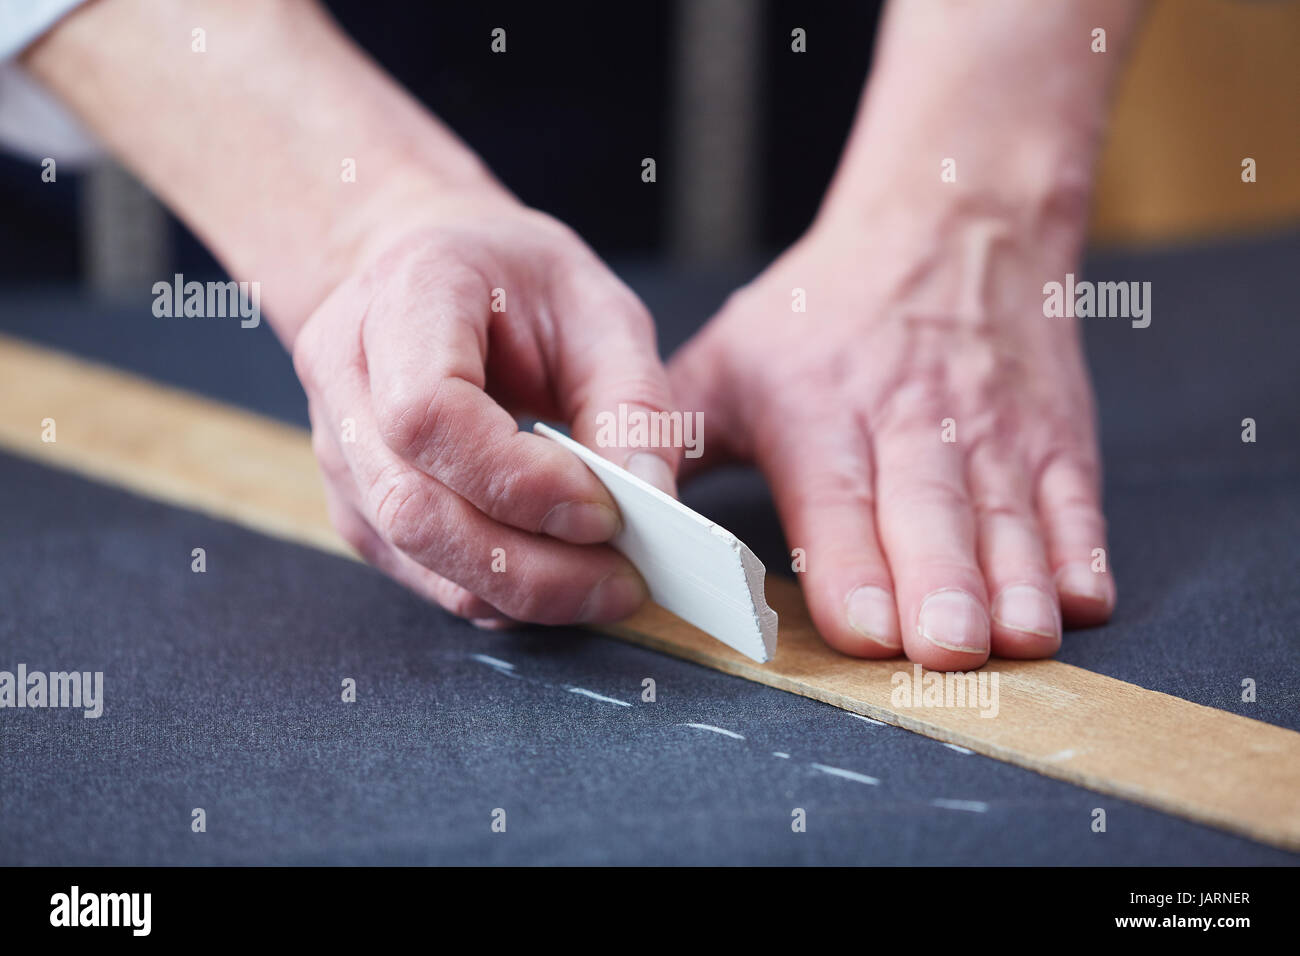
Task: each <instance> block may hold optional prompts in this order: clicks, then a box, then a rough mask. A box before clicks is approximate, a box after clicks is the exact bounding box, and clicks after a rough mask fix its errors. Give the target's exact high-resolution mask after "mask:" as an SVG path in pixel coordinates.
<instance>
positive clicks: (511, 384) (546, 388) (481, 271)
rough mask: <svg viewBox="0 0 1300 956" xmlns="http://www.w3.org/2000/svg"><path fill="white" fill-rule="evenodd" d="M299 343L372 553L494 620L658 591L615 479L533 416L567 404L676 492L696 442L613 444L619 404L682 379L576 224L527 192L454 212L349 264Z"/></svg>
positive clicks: (337, 484) (364, 551)
mask: <svg viewBox="0 0 1300 956" xmlns="http://www.w3.org/2000/svg"><path fill="white" fill-rule="evenodd" d="M497 290H500V291H497ZM503 293H504V297H505V299H504V306H505V309H504V311H493V301H494V297H495V298H496V301H497V303H498V308H499V307H500V305H501V296H502V294H503ZM293 358H294V367H295V368H296V369H297V372H298V375H299V378H300V379H301V380H302V384H303V387H304V388H305V389H306V392H307V397H308V400H309V407H310V412H311V420H312V435H313V447H314V449H315V451H316V455H317V457H318V459H319V461H320V464H321V467H322V469H323V471H324V474H325V484H326V491H327V497H328V500H329V508H330V515H331V518H332V520H333V522H334V524H335V526H336V527H337V528H338V530H339V531H340V533H341V534H342V535H343V537H344V538H345V539H346V540H347V541H348V543H349V544H351V545H352V546H353V547H354V548H355V549H356V550H357V551H358V552H359V553H360V554H361V555H362V556H363V557H365V558H366V559H367V560H368V561H370V562H371V563H373V564H375V565H377V566H378V567H379V568H381V569H383V570H384V571H386V572H387V573H388V574H389V575H391V576H392V577H394V578H395V579H397V580H398V581H400V582H402V583H403V584H405V585H407V586H408V587H410V588H412V589H413V590H415V591H416V592H418V593H420V594H421V595H423V596H425V597H427V598H429V599H431V600H433V601H436V602H437V603H438V604H440V605H441V606H442V607H444V608H445V609H447V610H448V611H450V612H451V613H453V614H456V615H459V616H462V617H466V618H469V619H471V620H473V621H475V623H477V624H479V625H480V626H501V625H505V624H507V623H509V622H510V621H511V620H518V621H530V622H536V623H544V624H567V623H575V622H609V621H614V620H618V619H620V618H623V617H626V616H627V615H628V614H630V613H631V612H632V611H634V610H635V609H636V608H637V606H638V605H640V603H641V602H642V601H643V600H644V599H645V597H646V587H645V583H644V582H643V581H642V579H641V577H640V575H638V574H637V572H636V569H635V568H633V567H632V565H631V564H630V563H629V562H628V561H627V560H626V559H625V558H623V557H622V556H621V555H619V554H618V553H617V552H615V551H614V550H613V549H612V548H609V547H607V546H603V545H601V542H605V541H608V540H609V538H611V537H612V536H613V535H614V534H615V533H616V532H617V531H618V529H619V526H620V525H619V521H620V519H619V514H618V509H617V507H616V506H615V504H614V501H613V500H612V499H611V498H610V496H609V494H608V492H606V491H605V489H604V487H603V486H602V485H601V484H600V482H599V481H598V480H597V479H596V477H595V476H594V475H593V474H592V473H591V471H590V470H588V468H587V467H586V465H584V464H583V463H582V462H581V461H580V460H579V459H578V458H576V457H575V456H574V455H572V454H571V453H570V452H568V451H566V450H565V449H563V448H562V447H560V446H559V445H558V444H555V443H554V442H551V441H550V440H548V439H545V438H542V437H540V436H536V435H533V434H530V433H527V432H521V431H519V430H518V427H517V424H516V421H515V417H514V416H515V415H516V414H524V413H527V414H532V415H536V416H538V417H543V418H551V419H560V420H563V421H565V422H567V423H568V424H569V426H570V428H571V430H572V433H573V436H574V438H575V439H577V440H578V441H580V442H582V443H583V444H585V445H587V446H589V447H591V448H593V449H595V450H596V451H597V452H598V453H600V454H603V455H605V456H606V457H608V458H610V460H612V461H614V462H615V463H616V464H619V465H623V466H624V467H627V468H629V469H630V470H632V471H633V472H635V473H637V474H639V475H640V477H642V478H644V479H646V480H648V481H651V482H652V483H653V484H656V485H657V486H659V487H660V488H662V489H663V490H665V491H668V492H670V493H675V488H676V486H675V478H674V476H675V474H676V470H677V465H678V457H679V454H680V451H679V450H676V449H668V448H649V449H640V450H638V449H602V448H597V447H596V442H595V436H596V417H597V415H598V414H599V413H600V412H601V411H614V410H616V409H617V407H618V405H619V404H620V403H625V404H626V405H627V406H628V407H629V408H632V409H643V410H646V411H661V410H667V409H668V408H669V388H668V382H667V377H666V375H665V372H664V369H663V366H662V364H661V363H660V360H659V357H658V352H657V350H656V345H655V336H654V330H653V325H652V322H651V320H650V316H649V314H648V313H647V311H646V309H645V307H644V306H643V305H642V304H641V303H640V302H639V300H638V299H637V298H636V296H635V295H634V294H633V293H632V292H631V291H630V290H629V289H628V288H627V287H626V286H624V285H623V284H622V283H621V282H620V281H619V280H618V279H617V278H616V277H615V276H614V275H613V274H612V273H611V272H610V271H609V270H608V269H607V268H606V267H605V265H604V264H603V263H602V262H601V261H600V260H599V259H598V258H597V257H596V256H595V254H594V253H593V252H592V251H591V250H590V249H589V248H588V247H587V246H586V245H585V244H583V243H582V242H581V241H580V240H579V239H578V238H577V237H576V236H575V235H574V234H573V233H572V232H571V231H570V230H569V229H568V228H567V227H565V226H563V225H561V224H560V223H558V222H556V221H555V220H553V219H551V218H550V217H548V216H545V215H543V214H541V213H538V212H535V211H533V210H530V209H527V208H525V207H523V206H521V205H519V204H518V203H516V202H514V201H513V200H510V199H500V200H496V199H494V200H492V201H490V202H488V203H484V204H479V205H469V206H467V207H461V208H460V209H459V210H457V211H454V212H448V211H447V210H445V209H444V210H442V211H440V212H439V214H438V215H437V216H435V217H431V221H429V222H428V223H426V224H421V225H420V226H418V227H416V228H414V229H412V230H410V231H408V232H406V233H405V234H404V235H403V237H402V238H401V239H399V240H398V241H396V242H395V243H392V244H389V245H388V246H387V249H386V251H384V252H382V253H381V254H380V255H378V256H377V257H376V258H375V259H374V260H372V262H371V263H370V264H369V265H368V266H367V267H365V268H364V269H362V270H361V271H360V272H358V273H357V274H355V275H353V276H351V277H350V278H347V279H345V280H344V281H343V282H342V283H341V284H340V285H339V286H338V287H337V288H336V289H335V290H334V292H333V293H332V294H331V295H329V297H328V298H327V299H326V300H325V301H324V302H323V303H322V304H321V305H320V307H319V308H318V309H317V310H316V311H315V312H314V313H313V314H312V315H311V317H310V318H309V319H308V320H307V321H306V322H305V324H304V325H303V327H302V329H301V331H300V333H299V334H298V336H297V339H296V341H295V342H294V345H293ZM349 420H351V421H350V422H349ZM497 549H500V550H497ZM494 564H495V568H496V569H497V570H494ZM503 564H504V569H505V570H504V571H501V570H499V569H500V568H501V567H502V566H503Z"/></svg>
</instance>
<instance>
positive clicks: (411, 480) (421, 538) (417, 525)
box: [368, 467, 431, 554]
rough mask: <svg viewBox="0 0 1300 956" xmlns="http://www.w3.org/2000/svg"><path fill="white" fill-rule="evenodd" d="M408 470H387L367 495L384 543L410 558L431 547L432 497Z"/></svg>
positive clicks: (394, 468)
mask: <svg viewBox="0 0 1300 956" xmlns="http://www.w3.org/2000/svg"><path fill="white" fill-rule="evenodd" d="M423 484H424V483H423V482H422V481H419V480H417V479H416V477H415V476H414V475H412V474H411V473H410V472H409V471H408V470H406V469H402V468H396V467H389V468H385V469H384V470H383V472H381V474H380V476H379V477H378V478H377V479H376V481H375V482H374V484H373V485H372V486H371V488H370V491H369V492H368V495H369V500H370V501H371V513H372V514H373V515H374V518H375V527H376V528H377V529H378V531H379V533H380V534H381V535H383V537H384V539H385V540H387V541H388V542H389V543H391V544H392V545H393V547H395V548H397V549H398V550H399V551H402V552H405V553H407V554H419V553H421V552H423V551H424V550H425V549H426V547H427V546H428V543H429V534H428V530H427V529H428V527H429V519H430V517H431V515H430V512H431V509H430V503H431V502H430V496H429V494H428V491H427V489H426V488H424V487H423Z"/></svg>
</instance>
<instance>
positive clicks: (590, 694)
mask: <svg viewBox="0 0 1300 956" xmlns="http://www.w3.org/2000/svg"><path fill="white" fill-rule="evenodd" d="M564 689H565V690H567V691H568V692H569V693H570V694H581V695H582V696H583V697H590V698H591V699H592V700H598V701H601V702H602V703H606V704H618V706H620V707H631V706H632V705H631V704H629V703H628V702H627V701H625V700H616V699H614V698H613V697H606V696H605V695H604V694H597V693H596V692H595V691H594V690H587V688H585V687H566V688H564Z"/></svg>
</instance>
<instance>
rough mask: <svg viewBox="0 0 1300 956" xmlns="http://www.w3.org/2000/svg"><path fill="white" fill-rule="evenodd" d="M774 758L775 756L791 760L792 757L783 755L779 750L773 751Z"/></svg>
mask: <svg viewBox="0 0 1300 956" xmlns="http://www.w3.org/2000/svg"><path fill="white" fill-rule="evenodd" d="M772 756H773V757H780V758H781V759H782V760H789V759H790V755H789V754H787V753H782V752H781V751H779V750H773V751H772Z"/></svg>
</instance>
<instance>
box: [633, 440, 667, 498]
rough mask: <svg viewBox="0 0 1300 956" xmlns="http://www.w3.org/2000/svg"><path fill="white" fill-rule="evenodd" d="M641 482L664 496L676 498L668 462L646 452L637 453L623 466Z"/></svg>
mask: <svg viewBox="0 0 1300 956" xmlns="http://www.w3.org/2000/svg"><path fill="white" fill-rule="evenodd" d="M623 467H624V468H626V469H627V470H628V471H630V472H632V474H634V475H636V476H637V477H638V478H640V479H641V480H642V481H645V482H649V483H650V484H652V485H654V486H655V487H656V488H658V489H659V490H660V491H662V492H663V493H664V494H666V495H672V496H673V497H674V498H676V497H677V481H676V479H674V478H673V470H672V469H671V468H669V467H668V462H666V461H664V460H663V459H662V458H660V457H659V456H658V455H652V454H650V452H648V451H639V452H637V453H636V454H635V455H633V456H632V457H631V458H629V459H628V460H627V464H626V465H624V466H623Z"/></svg>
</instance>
